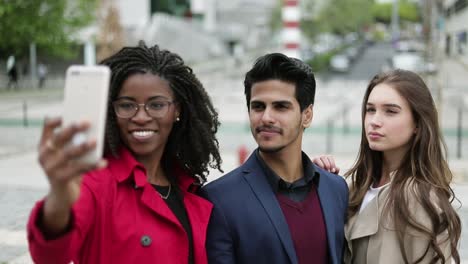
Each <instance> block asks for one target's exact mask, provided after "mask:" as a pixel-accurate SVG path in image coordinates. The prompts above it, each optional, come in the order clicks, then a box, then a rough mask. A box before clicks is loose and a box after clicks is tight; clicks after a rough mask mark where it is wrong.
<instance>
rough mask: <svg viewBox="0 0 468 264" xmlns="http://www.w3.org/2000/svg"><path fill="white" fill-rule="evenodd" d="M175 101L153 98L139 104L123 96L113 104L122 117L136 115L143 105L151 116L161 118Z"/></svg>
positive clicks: (116, 112)
mask: <svg viewBox="0 0 468 264" xmlns="http://www.w3.org/2000/svg"><path fill="white" fill-rule="evenodd" d="M174 103H175V101H167V100H161V99H151V100H149V101H147V102H146V103H144V104H137V103H136V102H134V101H132V100H129V99H126V98H122V99H118V100H115V101H114V102H113V103H112V105H113V106H114V111H115V114H116V115H117V116H118V117H120V118H132V117H134V116H135V115H136V114H137V113H138V111H139V110H140V107H141V106H143V108H144V109H145V111H146V113H147V114H148V115H149V116H151V117H153V118H161V117H164V116H166V114H167V112H168V111H169V107H170V106H171V104H174Z"/></svg>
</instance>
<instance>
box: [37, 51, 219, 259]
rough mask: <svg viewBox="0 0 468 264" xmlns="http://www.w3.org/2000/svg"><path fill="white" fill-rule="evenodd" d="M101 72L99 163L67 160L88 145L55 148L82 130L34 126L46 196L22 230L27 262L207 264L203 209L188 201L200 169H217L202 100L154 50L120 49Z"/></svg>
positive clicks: (189, 78) (213, 116)
mask: <svg viewBox="0 0 468 264" xmlns="http://www.w3.org/2000/svg"><path fill="white" fill-rule="evenodd" d="M102 64H103V65H107V66H108V67H109V68H110V70H111V83H110V92H109V103H108V115H107V121H106V135H105V141H106V142H105V159H103V160H102V161H101V162H98V163H97V164H92V165H89V164H84V163H79V162H77V161H74V162H70V160H73V159H75V158H77V157H80V156H82V155H83V154H84V153H86V152H87V151H89V150H90V149H92V148H94V147H95V142H93V141H88V142H85V143H83V144H81V145H78V146H76V147H70V148H65V147H64V146H65V145H67V142H69V141H70V140H71V138H72V137H73V135H75V134H76V133H78V132H80V131H84V130H86V129H87V128H88V127H89V124H88V123H86V122H81V123H78V124H74V125H71V126H68V127H64V128H62V129H60V131H59V132H54V130H55V129H56V128H58V127H59V126H60V125H61V119H49V120H46V122H45V124H44V127H43V132H42V138H41V141H40V145H39V161H40V163H41V166H42V168H43V170H44V172H45V174H46V175H47V178H48V180H49V184H50V190H49V193H48V195H47V196H46V197H45V199H44V200H42V201H39V202H38V203H37V204H36V206H35V207H34V209H33V211H32V213H31V216H30V220H29V223H28V241H29V248H30V252H31V255H32V257H33V259H34V261H35V262H36V263H70V262H71V261H73V262H74V263H196V264H198V263H207V257H206V251H205V235H206V229H207V225H208V221H209V217H210V214H211V209H212V204H211V203H210V202H208V201H206V200H205V199H203V198H201V197H199V196H198V195H197V194H196V193H197V190H198V189H199V187H200V186H201V185H202V184H203V183H204V182H205V181H206V176H207V174H208V172H209V167H211V168H214V169H218V170H221V168H220V165H221V157H220V154H219V151H218V140H217V139H216V137H215V134H216V132H217V129H218V126H219V122H218V115H217V112H216V110H215V109H214V107H213V105H212V102H211V100H210V98H209V96H208V94H207V93H206V91H205V89H204V88H203V86H202V84H201V83H200V81H199V80H198V79H197V78H196V77H195V75H194V74H193V72H192V69H191V68H189V67H188V66H186V65H185V64H184V61H183V60H182V59H181V58H180V57H179V56H178V55H177V54H174V53H172V52H169V51H167V50H161V49H160V48H159V47H158V46H153V47H147V46H145V45H144V44H143V43H141V44H140V45H139V46H137V47H126V48H123V49H122V50H120V51H119V52H117V53H116V54H114V55H112V56H111V57H109V58H107V59H105V60H104V61H102ZM90 96H92V95H90Z"/></svg>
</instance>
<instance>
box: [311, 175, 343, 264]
mask: <svg viewBox="0 0 468 264" xmlns="http://www.w3.org/2000/svg"><path fill="white" fill-rule="evenodd" d="M315 170H316V171H318V169H317V168H315ZM330 186H333V183H330V182H328V177H327V175H325V174H323V173H321V175H320V180H319V185H318V196H319V200H320V206H321V207H322V214H323V218H324V220H325V226H326V228H327V240H328V249H329V250H330V256H331V258H332V263H338V260H337V259H336V241H335V228H336V227H335V214H334V208H335V204H334V203H331V202H330V201H333V200H334V198H333V190H331V189H330Z"/></svg>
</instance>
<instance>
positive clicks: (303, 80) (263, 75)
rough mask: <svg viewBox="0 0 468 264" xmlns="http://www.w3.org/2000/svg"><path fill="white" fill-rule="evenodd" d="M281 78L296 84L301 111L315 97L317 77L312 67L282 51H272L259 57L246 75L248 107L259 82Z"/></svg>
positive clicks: (312, 102)
mask: <svg viewBox="0 0 468 264" xmlns="http://www.w3.org/2000/svg"><path fill="white" fill-rule="evenodd" d="M267 80H280V81H284V82H289V83H293V84H294V85H295V86H296V92H295V94H296V99H297V101H298V102H299V105H300V108H301V111H303V110H304V109H305V108H306V107H308V106H309V105H311V104H314V99H315V77H314V73H313V72H312V68H311V67H310V66H309V65H307V64H306V63H304V62H303V61H301V60H299V59H296V58H292V57H288V56H286V55H284V54H281V53H270V54H266V55H263V56H261V57H260V58H258V59H257V60H256V61H255V63H254V66H253V67H252V69H251V70H250V71H248V72H247V74H246V75H245V80H244V87H245V90H244V93H245V98H246V100H247V109H249V107H250V93H251V91H252V86H253V85H254V84H255V83H257V82H262V81H267Z"/></svg>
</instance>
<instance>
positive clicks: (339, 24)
mask: <svg viewBox="0 0 468 264" xmlns="http://www.w3.org/2000/svg"><path fill="white" fill-rule="evenodd" d="M373 4H374V1H373V0H329V1H328V2H327V6H326V7H325V8H324V9H323V10H322V12H321V13H320V16H319V19H318V21H319V23H320V24H321V25H322V27H323V29H324V31H327V32H333V33H337V34H345V33H348V32H359V31H361V30H362V28H363V27H364V26H367V25H369V24H370V23H371V22H372V21H373V17H372V14H371V13H370V12H369V10H370V9H371V8H372V6H373Z"/></svg>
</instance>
